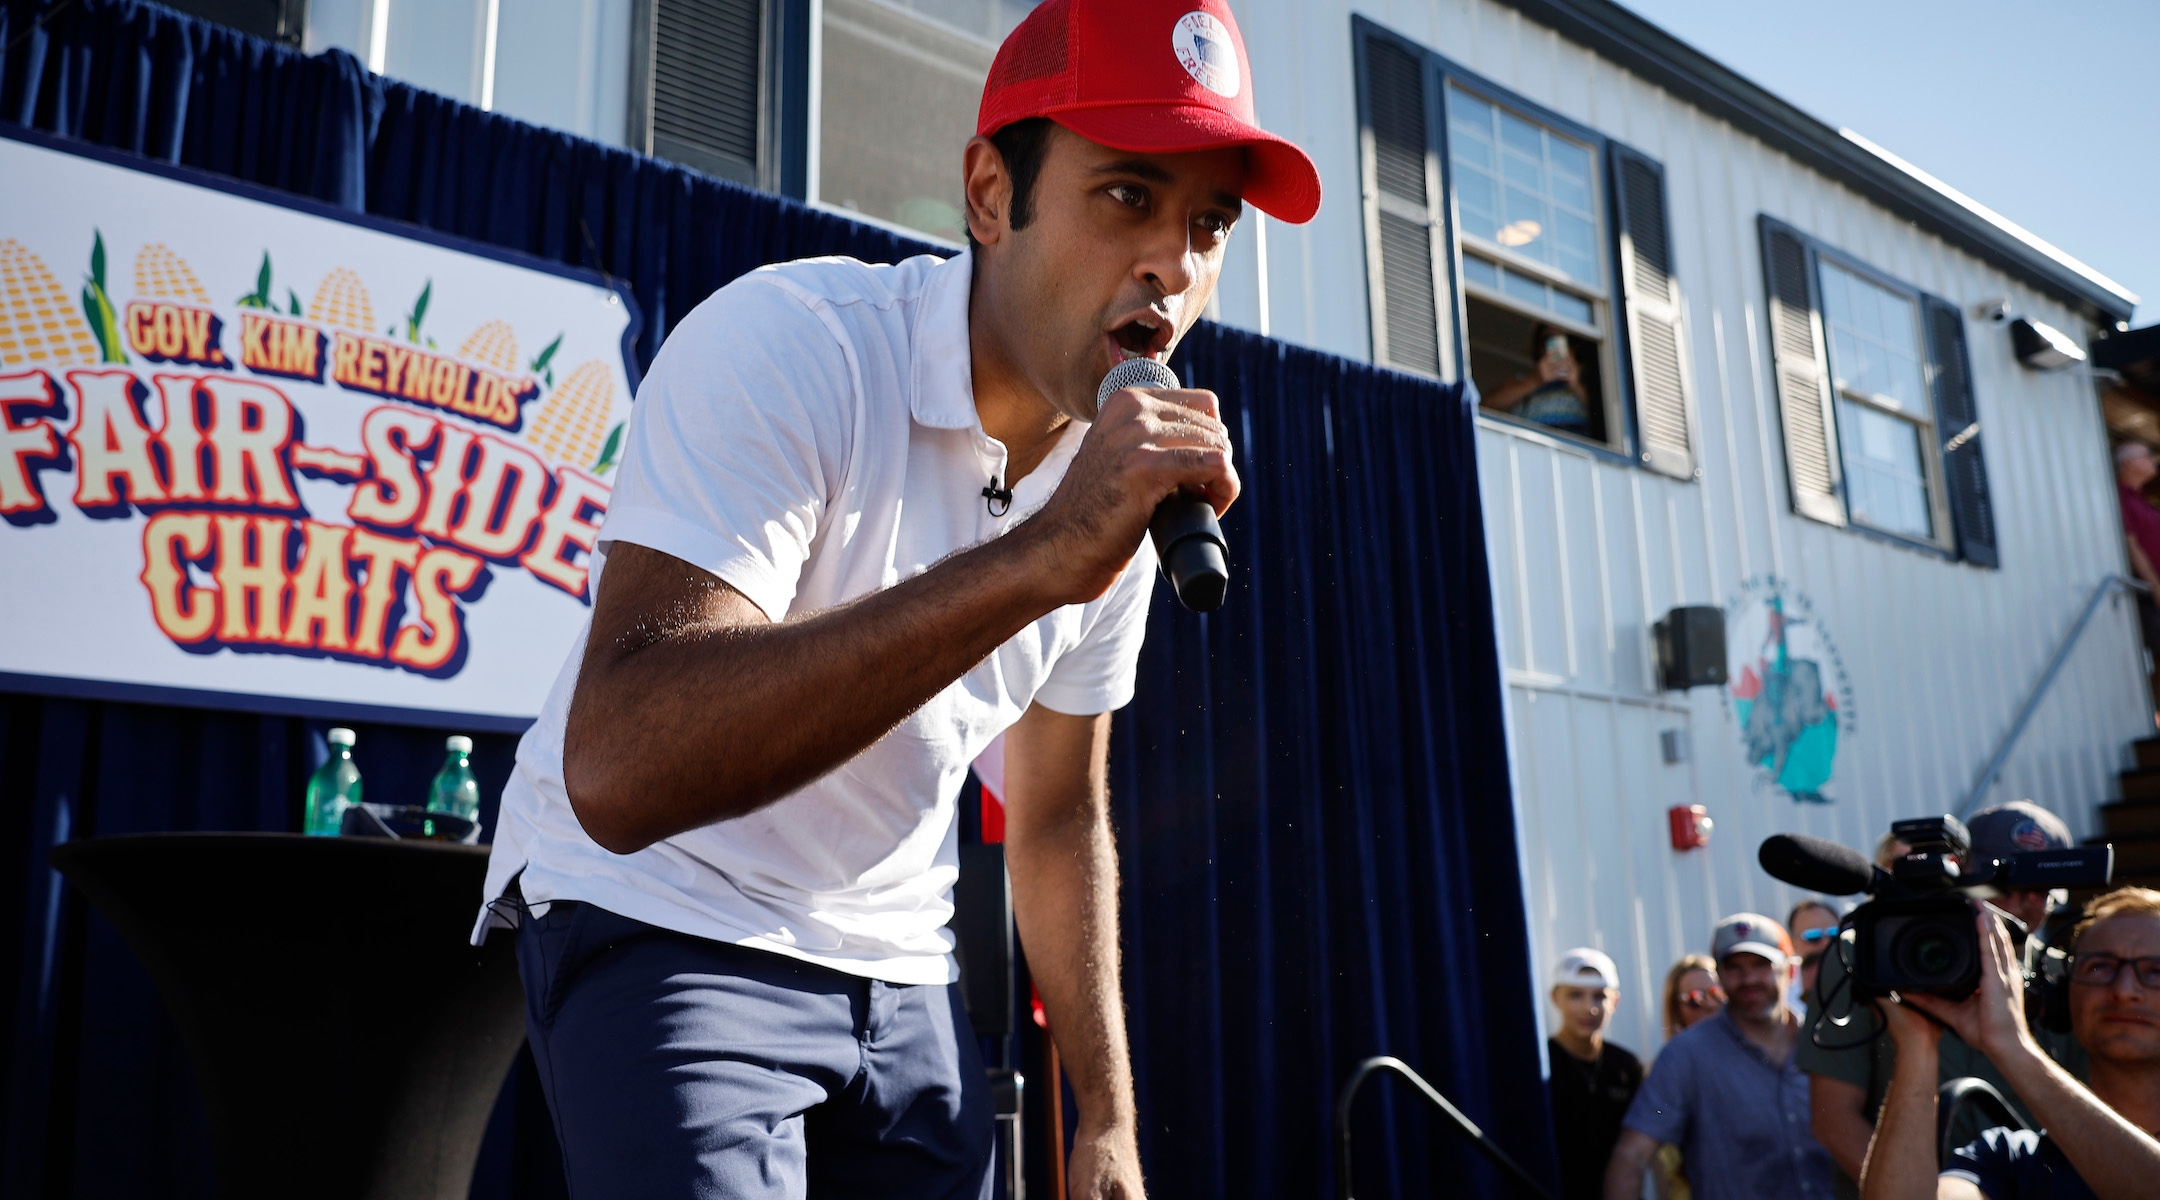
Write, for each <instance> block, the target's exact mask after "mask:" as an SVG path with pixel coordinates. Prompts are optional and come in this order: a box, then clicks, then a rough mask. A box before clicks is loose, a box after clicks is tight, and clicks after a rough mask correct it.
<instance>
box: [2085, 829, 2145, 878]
mask: <svg viewBox="0 0 2160 1200" xmlns="http://www.w3.org/2000/svg"><path fill="white" fill-rule="evenodd" d="M2108 842H2112V843H2114V846H2115V880H2114V881H2115V883H2116V884H2118V885H2120V884H2123V883H2128V882H2131V881H2132V880H2131V877H2132V876H2140V877H2142V876H2148V875H2151V876H2160V834H2133V835H2131V836H2129V837H2116V836H2114V835H2112V834H2111V835H2109V836H2107V837H2105V838H2094V839H2090V840H2088V841H2087V843H2086V844H2087V845H2095V844H2100V843H2108ZM2139 882H2142V879H2141V880H2139Z"/></svg>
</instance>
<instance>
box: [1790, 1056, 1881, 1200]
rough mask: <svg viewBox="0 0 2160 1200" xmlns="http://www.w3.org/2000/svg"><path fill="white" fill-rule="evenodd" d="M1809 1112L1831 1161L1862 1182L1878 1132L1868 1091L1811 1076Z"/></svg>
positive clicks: (1838, 1080)
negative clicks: (1871, 1142)
mask: <svg viewBox="0 0 2160 1200" xmlns="http://www.w3.org/2000/svg"><path fill="white" fill-rule="evenodd" d="M1802 1036H1806V1035H1805V1034H1804V1033H1803V1034H1802ZM1808 1110H1809V1113H1810V1114H1811V1116H1812V1128H1813V1131H1814V1134H1815V1140H1816V1141H1818V1142H1821V1143H1822V1147H1823V1149H1825V1150H1828V1151H1829V1152H1830V1158H1831V1161H1833V1162H1835V1163H1837V1165H1838V1170H1840V1171H1843V1172H1845V1177H1846V1178H1847V1179H1858V1178H1860V1164H1861V1163H1862V1162H1864V1161H1866V1159H1867V1147H1868V1138H1869V1137H1871V1136H1873V1135H1874V1132H1875V1129H1874V1126H1872V1125H1870V1124H1868V1119H1867V1089H1866V1088H1863V1087H1859V1086H1856V1085H1854V1084H1850V1083H1847V1082H1845V1081H1844V1080H1842V1079H1832V1078H1830V1077H1829V1076H1827V1075H1810V1076H1808Z"/></svg>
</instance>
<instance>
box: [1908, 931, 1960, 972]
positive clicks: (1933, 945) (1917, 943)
mask: <svg viewBox="0 0 2160 1200" xmlns="http://www.w3.org/2000/svg"><path fill="white" fill-rule="evenodd" d="M1911 953H1912V965H1913V969H1914V970H1916V971H1919V972H1920V973H1921V974H1923V975H1940V974H1942V973H1943V972H1945V971H1947V970H1949V969H1950V968H1951V967H1953V966H1955V965H1957V959H1958V952H1957V947H1956V946H1954V945H1952V944H1951V943H1950V938H1949V935H1947V934H1944V933H1940V932H1935V931H1932V930H1931V931H1929V932H1928V933H1927V934H1926V935H1924V936H1922V937H1916V938H1914V939H1913V946H1912V951H1911Z"/></svg>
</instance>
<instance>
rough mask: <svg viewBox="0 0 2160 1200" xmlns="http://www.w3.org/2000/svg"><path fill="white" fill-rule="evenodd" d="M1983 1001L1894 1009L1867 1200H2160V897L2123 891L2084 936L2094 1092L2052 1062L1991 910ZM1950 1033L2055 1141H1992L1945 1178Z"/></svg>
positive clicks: (2078, 985) (1889, 1016) (2077, 971)
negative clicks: (1939, 1124)
mask: <svg viewBox="0 0 2160 1200" xmlns="http://www.w3.org/2000/svg"><path fill="white" fill-rule="evenodd" d="M1974 920H1975V921H1977V922H1978V923H1979V928H1980V947H1981V956H1982V963H1981V968H1980V987H1979V990H1978V991H1976V992H1974V993H1973V994H1972V995H1970V996H1968V997H1966V998H1965V999H1963V1000H1959V1001H1956V1002H1952V1001H1949V1000H1945V999H1943V998H1942V997H1940V996H1924V995H1912V996H1900V997H1897V999H1896V1002H1886V1003H1884V1004H1883V1005H1882V1006H1881V1007H1882V1010H1883V1014H1884V1017H1885V1019H1886V1021H1887V1022H1888V1024H1889V1027H1890V1036H1892V1037H1893V1038H1895V1039H1897V1071H1896V1073H1895V1074H1893V1075H1892V1076H1891V1078H1890V1094H1889V1095H1888V1096H1887V1097H1885V1098H1884V1100H1883V1108H1882V1117H1881V1120H1880V1123H1879V1124H1878V1125H1877V1126H1876V1128H1875V1138H1874V1140H1873V1142H1872V1143H1870V1144H1869V1146H1868V1154H1867V1164H1866V1166H1865V1167H1864V1168H1862V1174H1861V1179H1860V1187H1861V1195H1862V1197H1863V1198H1864V1200H1980V1197H1983V1196H1984V1197H1986V1198H1987V1200H2039V1198H2041V1197H2054V1198H2058V1200H2085V1198H2086V1197H2098V1198H2099V1200H2130V1198H2131V1197H2148V1196H2152V1195H2154V1194H2155V1192H2156V1190H2160V1140H2156V1139H2155V1138H2154V1137H2153V1131H2154V1130H2156V1129H2160V892H2156V891H2153V890H2151V889H2149V888H2134V887H2133V888H2119V889H2117V890H2116V891H2113V892H2110V893H2108V894H2107V895H2105V896H2102V897H2101V898H2100V899H2098V900H2096V901H2094V902H2093V904H2092V907H2091V908H2090V909H2089V910H2088V912H2087V915H2086V917H2085V920H2084V921H2083V922H2081V923H2080V924H2079V925H2078V927H2077V929H2076V931H2075V932H2074V934H2073V939H2072V942H2071V947H2072V951H2073V955H2072V958H2071V965H2070V982H2069V997H2068V1000H2069V1007H2070V1032H2071V1034H2072V1035H2073V1036H2074V1037H2076V1039H2077V1041H2078V1044H2079V1045H2081V1046H2083V1047H2084V1048H2085V1052H2086V1053H2087V1055H2089V1056H2090V1058H2091V1078H2092V1087H2091V1088H2090V1089H2088V1088H2086V1087H2085V1086H2083V1085H2081V1084H2080V1083H2078V1081H2077V1079H2076V1078H2075V1077H2073V1076H2072V1075H2071V1074H2070V1073H2069V1072H2068V1071H2065V1070H2063V1069H2062V1067H2061V1066H2059V1065H2057V1064H2056V1062H2055V1061H2054V1060H2053V1059H2051V1058H2049V1057H2048V1055H2047V1054H2046V1053H2045V1052H2044V1051H2042V1050H2041V1049H2040V1046H2039V1044H2038V1043H2037V1042H2035V1041H2034V1040H2033V1035H2032V1031H2031V1030H2030V1029H2029V1028H2027V1027H2026V1023H2025V989H2024V979H2023V973H2022V972H2021V971H2020V969H2019V967H2018V960H2017V955H2016V953H2015V952H2014V951H2012V950H2011V948H2010V938H2009V935H2008V934H2006V933H2005V932H2004V931H2003V928H2002V923H2001V922H2000V921H1997V920H1996V919H1995V918H1994V917H1993V916H1991V915H1988V914H1987V912H1986V910H1985V909H1981V910H1980V912H1979V913H1978V914H1976V915H1975V917H1974ZM1945 1027H1947V1028H1948V1029H1949V1030H1951V1031H1952V1032H1954V1033H1956V1034H1957V1035H1958V1036H1959V1037H1961V1038H1963V1039H1964V1040H1965V1041H1966V1042H1967V1043H1968V1044H1970V1045H1972V1046H1975V1047H1978V1048H1979V1049H1980V1051H1981V1052H1982V1053H1984V1054H1986V1055H1987V1056H1988V1059H1989V1061H1991V1062H1993V1063H1994V1064H1995V1066H1996V1067H1997V1069H1999V1070H2000V1071H2001V1072H2002V1074H2003V1077H2004V1078H2005V1079H2007V1080H2009V1082H2010V1085H2011V1086H2012V1087H2014V1088H2016V1089H2017V1093H2018V1096H2019V1097H2020V1098H2021V1099H2023V1100H2024V1102H2025V1106H2026V1107H2027V1108H2029V1109H2030V1110H2031V1111H2032V1114H2033V1116H2035V1117H2036V1118H2038V1119H2039V1122H2040V1124H2041V1126H2042V1127H2043V1129H2044V1132H2038V1133H2035V1132H2032V1131H2028V1130H2022V1129H2020V1130H2011V1129H2005V1128H1997V1129H1990V1130H1988V1131H1987V1132H1986V1133H1984V1134H1982V1135H1981V1136H1980V1138H1978V1139H1977V1140H1975V1141H1973V1142H1971V1143H1969V1144H1967V1145H1965V1146H1964V1147H1962V1148H1960V1149H1959V1150H1958V1151H1957V1152H1956V1153H1955V1154H1953V1155H1952V1156H1951V1159H1950V1161H1949V1162H1948V1163H1944V1164H1941V1166H1940V1167H1939V1168H1938V1166H1937V1163H1936V1159H1935V1103H1936V1100H1935V1072H1936V1062H1935V1058H1936V1043H1937V1041H1938V1040H1939V1039H1940V1038H1941V1037H1942V1031H1943V1029H1944V1028H1945Z"/></svg>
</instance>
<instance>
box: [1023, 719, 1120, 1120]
mask: <svg viewBox="0 0 2160 1200" xmlns="http://www.w3.org/2000/svg"><path fill="white" fill-rule="evenodd" d="M1041 715H1042V714H1040V713H1039V712H1037V713H1031V714H1030V718H1029V720H1030V721H1033V720H1034V719H1036V718H1038V717H1040V716H1041ZM1063 720H1064V721H1065V722H1071V721H1074V720H1080V719H1079V718H1064V719H1063ZM1108 730H1109V722H1108V720H1107V719H1100V720H1097V721H1096V722H1095V724H1094V726H1093V728H1092V729H1091V731H1090V732H1091V735H1092V736H1091V737H1090V742H1091V743H1096V744H1094V745H1092V746H1091V748H1090V752H1089V753H1088V756H1087V757H1088V759H1089V760H1091V761H1090V762H1088V763H1087V764H1085V765H1084V766H1082V769H1081V770H1080V771H1079V772H1076V773H1074V775H1073V776H1072V777H1073V778H1075V779H1076V781H1077V780H1079V779H1084V780H1086V783H1085V784H1084V787H1085V793H1086V794H1084V795H1083V794H1081V792H1080V787H1078V786H1075V787H1072V788H1071V789H1070V790H1065V791H1064V794H1062V795H1061V794H1058V792H1056V791H1050V790H1049V789H1048V788H1047V787H1045V785H1046V784H1048V783H1049V781H1050V780H1052V779H1055V778H1057V777H1058V776H1059V775H1061V774H1063V773H1062V772H1056V771H1049V770H1045V771H1041V772H1040V773H1037V772H1035V771H1030V773H1029V777H1028V779H1029V782H1028V783H1027V784H1025V785H1023V784H1022V781H1021V780H1017V779H1014V778H1013V777H1012V775H1011V774H1010V771H1011V769H1012V767H1013V766H1014V765H1017V764H1016V760H1015V755H1016V754H1022V753H1024V754H1026V756H1027V757H1028V758H1029V759H1030V760H1031V765H1034V764H1039V763H1040V758H1039V754H1040V748H1041V746H1042V745H1043V741H1042V740H1041V739H1038V738H1037V737H1035V736H1034V735H1036V734H1037V733H1038V732H1039V731H1037V730H1035V729H1032V728H1029V727H1026V723H1024V724H1023V726H1016V727H1015V728H1014V730H1013V732H1012V733H1010V734H1008V735H1007V748H1006V754H1007V760H1006V761H1007V764H1008V768H1007V769H1008V775H1007V779H1008V782H1010V783H1012V784H1013V785H1014V786H1015V788H1016V790H1017V789H1019V788H1021V787H1023V786H1029V787H1034V788H1039V789H1042V791H1039V792H1038V793H1037V794H1034V795H1027V794H1017V795H1015V796H1014V797H1013V798H1012V800H1011V802H1010V803H1009V804H1008V806H1007V810H1006V825H1005V856H1006V861H1007V862H1008V863H1009V864H1010V866H1011V871H1012V881H1013V908H1014V917H1015V919H1016V922H1017V924H1018V925H1019V928H1020V941H1021V944H1022V945H1023V946H1024V947H1025V949H1026V952H1027V961H1028V973H1029V974H1030V975H1031V976H1033V977H1034V981H1035V988H1036V990H1037V991H1038V992H1040V993H1042V1000H1043V1007H1044V1009H1045V1010H1046V1011H1047V1012H1048V1014H1049V1017H1050V1030H1051V1033H1052V1035H1053V1036H1054V1037H1055V1039H1056V1041H1057V1047H1058V1056H1059V1059H1060V1061H1061V1063H1062V1064H1063V1066H1064V1068H1065V1071H1066V1073H1067V1074H1068V1075H1070V1076H1071V1078H1072V1085H1073V1094H1074V1096H1076V1097H1077V1098H1078V1099H1079V1101H1080V1120H1081V1124H1082V1125H1083V1126H1084V1127H1092V1128H1094V1129H1096V1130H1104V1129H1111V1128H1126V1129H1130V1128H1131V1127H1132V1125H1133V1118H1134V1114H1133V1095H1132V1062H1131V1056H1130V1051H1129V1049H1128V1047H1127V1045H1126V1041H1125V1005H1124V999H1123V992H1122V988H1121V984H1120V981H1119V976H1118V966H1119V950H1118V894H1117V889H1118V870H1117V846H1116V844H1115V842H1114V841H1113V840H1112V838H1111V834H1110V820H1109V813H1108V811H1107V810H1108V796H1107V791H1106V789H1105V786H1104V780H1103V778H1102V765H1101V764H1102V762H1103V754H1104V752H1105V751H1106V750H1107V734H1108ZM1059 740H1061V741H1063V742H1064V743H1065V744H1066V746H1067V747H1068V748H1071V749H1077V747H1073V746H1071V741H1070V739H1059ZM1043 792H1048V794H1043Z"/></svg>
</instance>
